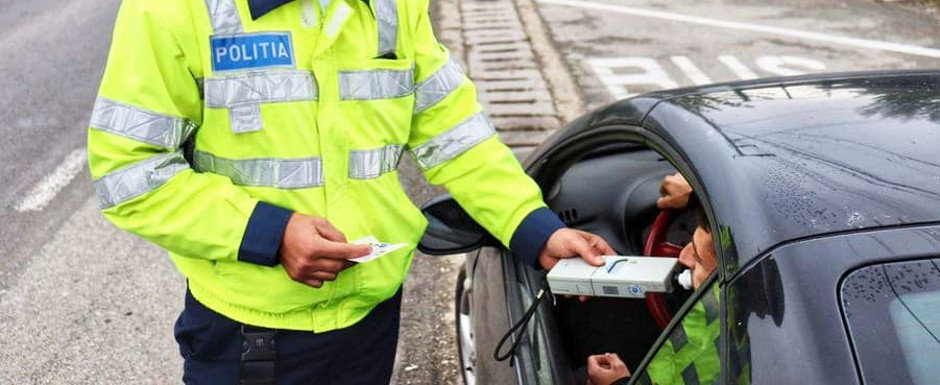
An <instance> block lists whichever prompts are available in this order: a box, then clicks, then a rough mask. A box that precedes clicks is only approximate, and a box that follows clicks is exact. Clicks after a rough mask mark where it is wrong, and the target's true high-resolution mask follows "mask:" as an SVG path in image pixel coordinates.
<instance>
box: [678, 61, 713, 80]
mask: <svg viewBox="0 0 940 385" xmlns="http://www.w3.org/2000/svg"><path fill="white" fill-rule="evenodd" d="M670 59H672V62H673V63H674V64H675V65H676V67H679V69H680V70H682V72H684V73H685V76H688V77H689V80H691V81H692V83H694V84H695V85H697V86H700V85H704V84H711V83H714V82H713V81H712V79H711V78H710V77H708V75H705V72H702V70H701V69H699V68H698V66H696V65H695V63H692V61H691V60H689V58H687V57H685V56H673V57H671V58H670Z"/></svg>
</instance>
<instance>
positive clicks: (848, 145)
mask: <svg viewBox="0 0 940 385" xmlns="http://www.w3.org/2000/svg"><path fill="white" fill-rule="evenodd" d="M612 106H615V107H612V108H610V107H609V108H605V109H602V110H600V111H598V112H597V113H595V114H594V115H595V116H593V117H592V118H591V119H590V120H592V121H604V120H610V118H609V117H604V116H597V114H610V113H613V112H616V111H618V110H619V111H621V113H625V114H626V115H629V116H630V118H629V119H630V120H636V119H639V118H640V116H643V118H642V125H643V126H644V127H646V128H648V129H649V130H650V131H653V132H655V133H657V134H659V135H660V136H661V137H663V138H664V139H665V140H666V141H667V142H668V143H670V144H671V145H672V146H673V147H674V148H676V149H678V151H679V152H680V154H681V156H682V157H684V158H685V159H686V161H687V162H688V163H690V164H691V165H692V168H693V169H694V171H695V172H696V174H697V175H698V177H699V180H700V181H701V183H702V188H703V189H704V190H705V191H704V192H705V194H706V195H707V197H708V200H709V202H710V203H711V204H712V207H713V209H714V213H715V215H716V217H717V218H716V219H717V221H718V224H719V225H720V226H722V227H723V229H724V230H723V233H724V235H726V236H728V238H729V239H727V240H726V246H727V247H729V249H730V248H731V247H732V246H733V249H730V251H731V252H733V254H735V255H736V258H733V259H734V260H731V261H726V264H727V263H728V262H730V263H732V264H733V265H735V266H743V265H744V264H745V263H746V262H747V261H749V260H751V259H753V258H755V257H757V256H759V255H760V254H762V253H764V252H766V251H767V250H769V249H771V248H773V247H775V246H777V245H779V244H781V243H784V242H788V241H793V240H797V239H802V238H807V237H814V236H820V235H823V234H831V233H839V232H845V231H853V230H858V229H871V228H877V227H887V226H900V225H910V224H919V223H929V222H938V221H940V70H929V71H908V72H865V73H842V74H823V75H813V76H803V77H788V78H771V79H763V80H755V81H746V82H734V83H725V84H718V85H712V86H706V87H699V88H685V89H678V90H672V91H667V92H660V93H653V94H647V95H644V96H641V97H638V98H634V99H627V100H623V101H620V102H618V103H615V105H612ZM726 267H728V266H726ZM731 269H732V270H734V269H735V267H734V266H731Z"/></svg>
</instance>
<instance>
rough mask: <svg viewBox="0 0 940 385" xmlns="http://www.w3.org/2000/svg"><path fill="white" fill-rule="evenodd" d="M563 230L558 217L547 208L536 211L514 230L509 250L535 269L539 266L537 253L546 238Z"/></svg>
mask: <svg viewBox="0 0 940 385" xmlns="http://www.w3.org/2000/svg"><path fill="white" fill-rule="evenodd" d="M563 228H565V224H564V223H562V221H561V220H560V219H558V216H556V215H555V213H554V212H552V210H550V209H549V208H547V207H542V208H539V209H536V210H534V211H532V212H531V213H529V215H527V216H526V217H525V219H523V220H522V223H520V224H519V227H517V228H516V232H515V233H513V235H512V239H510V240H509V250H511V251H512V252H513V254H515V255H516V256H518V257H519V258H522V260H523V261H525V262H526V263H528V264H529V265H532V266H534V267H535V268H536V269H541V268H542V267H541V266H539V261H538V258H539V253H541V252H542V248H543V247H544V246H545V243H546V242H548V238H549V237H551V236H552V234H554V233H555V231H558V230H559V229H563Z"/></svg>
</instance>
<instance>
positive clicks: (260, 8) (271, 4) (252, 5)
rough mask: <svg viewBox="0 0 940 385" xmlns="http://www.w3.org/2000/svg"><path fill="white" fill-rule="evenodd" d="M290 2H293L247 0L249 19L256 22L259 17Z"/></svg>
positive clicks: (287, 0) (286, 0) (282, 0)
mask: <svg viewBox="0 0 940 385" xmlns="http://www.w3.org/2000/svg"><path fill="white" fill-rule="evenodd" d="M291 1H293V0H248V10H250V11H251V19H252V20H258V18H259V17H261V16H264V15H265V14H266V13H268V12H271V11H272V10H274V9H275V8H277V7H280V6H282V5H284V4H287V3H290V2H291Z"/></svg>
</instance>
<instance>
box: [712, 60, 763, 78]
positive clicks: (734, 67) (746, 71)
mask: <svg viewBox="0 0 940 385" xmlns="http://www.w3.org/2000/svg"><path fill="white" fill-rule="evenodd" d="M718 61H720V62H722V63H724V65H725V66H727V67H728V69H729V70H731V72H734V74H735V75H736V76H737V77H738V78H739V79H741V80H750V79H757V74H755V73H754V71H751V69H750V68H747V66H746V65H744V63H741V61H740V60H738V58H736V57H734V56H731V55H721V56H719V57H718Z"/></svg>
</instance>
